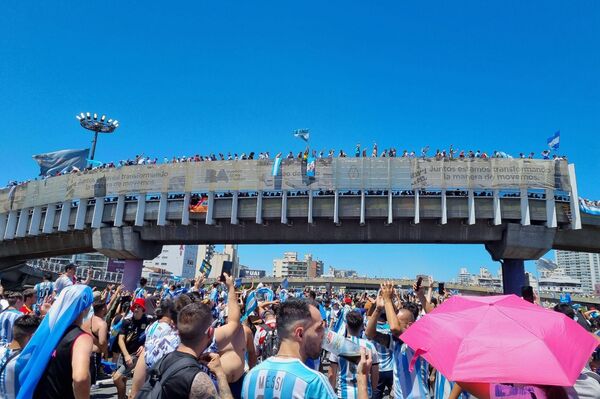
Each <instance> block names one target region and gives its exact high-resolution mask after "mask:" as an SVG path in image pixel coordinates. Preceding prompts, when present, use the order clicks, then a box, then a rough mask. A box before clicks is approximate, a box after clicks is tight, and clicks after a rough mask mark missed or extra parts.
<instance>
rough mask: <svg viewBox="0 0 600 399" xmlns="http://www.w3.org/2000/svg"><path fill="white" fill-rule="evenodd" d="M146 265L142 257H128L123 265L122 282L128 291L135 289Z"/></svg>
mask: <svg viewBox="0 0 600 399" xmlns="http://www.w3.org/2000/svg"><path fill="white" fill-rule="evenodd" d="M143 267H144V261H143V260H141V259H127V260H125V265H124V267H123V281H122V282H121V284H123V285H124V286H125V289H126V290H128V291H131V292H133V291H135V289H136V288H137V286H138V284H139V282H140V278H141V277H142V269H143Z"/></svg>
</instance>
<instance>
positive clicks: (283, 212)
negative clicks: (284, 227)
mask: <svg viewBox="0 0 600 399" xmlns="http://www.w3.org/2000/svg"><path fill="white" fill-rule="evenodd" d="M287 222H288V219H287V191H285V190H284V191H283V192H282V193H281V223H282V224H287Z"/></svg>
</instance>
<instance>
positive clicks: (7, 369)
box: [0, 315, 42, 398]
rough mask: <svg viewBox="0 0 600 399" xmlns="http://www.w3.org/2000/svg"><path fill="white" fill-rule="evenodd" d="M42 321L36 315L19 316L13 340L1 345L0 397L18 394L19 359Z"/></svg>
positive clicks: (14, 327)
mask: <svg viewBox="0 0 600 399" xmlns="http://www.w3.org/2000/svg"><path fill="white" fill-rule="evenodd" d="M41 321H42V319H41V318H40V317H38V316H35V315H24V316H21V317H19V318H17V320H15V324H14V326H13V340H12V342H10V343H9V344H7V345H3V346H0V398H15V397H16V396H17V391H18V387H19V385H18V381H17V378H18V375H19V372H20V370H21V369H20V368H17V360H18V359H19V355H20V354H21V351H22V350H23V348H25V346H27V343H28V342H29V340H30V339H31V336H32V335H33V333H34V332H35V330H36V329H37V328H38V326H39V325H40V323H41Z"/></svg>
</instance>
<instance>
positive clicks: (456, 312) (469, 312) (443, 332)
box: [400, 295, 598, 386]
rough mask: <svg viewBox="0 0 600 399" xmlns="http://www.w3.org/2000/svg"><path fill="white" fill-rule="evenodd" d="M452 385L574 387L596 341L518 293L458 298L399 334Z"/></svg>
mask: <svg viewBox="0 0 600 399" xmlns="http://www.w3.org/2000/svg"><path fill="white" fill-rule="evenodd" d="M400 339H402V340H403V341H404V342H406V344H408V346H410V347H411V348H413V349H414V350H415V359H413V362H414V360H416V357H417V356H418V355H421V356H423V357H424V358H425V359H426V360H427V361H428V362H429V363H431V364H432V365H433V366H434V367H435V368H436V369H437V370H439V371H440V372H441V373H442V374H443V375H444V376H445V377H446V378H448V379H449V380H450V381H464V382H491V383H515V384H536V385H560V386H571V385H573V384H574V383H575V380H576V379H577V377H578V376H579V374H580V373H581V370H582V369H583V367H584V366H585V364H586V362H587V360H588V359H589V358H590V355H591V354H592V352H593V351H594V349H595V348H596V347H597V346H598V341H596V339H595V338H594V337H593V336H592V334H590V333H589V332H587V331H585V329H583V328H582V327H581V326H580V325H579V324H577V322H575V321H573V320H571V319H569V318H568V317H567V316H565V315H564V314H562V313H559V312H555V311H552V310H548V309H544V308H542V307H540V306H537V305H534V304H531V303H529V302H527V301H525V300H523V299H521V298H519V297H517V296H515V295H502V296H487V297H475V296H455V297H452V298H450V299H449V300H447V301H446V302H444V303H443V304H442V305H440V306H439V307H438V308H437V309H435V310H434V311H433V312H431V313H429V314H427V315H426V316H424V317H422V318H421V319H419V320H418V321H417V322H415V323H414V324H413V325H412V326H410V328H408V329H407V330H406V332H405V333H404V334H402V335H401V336H400Z"/></svg>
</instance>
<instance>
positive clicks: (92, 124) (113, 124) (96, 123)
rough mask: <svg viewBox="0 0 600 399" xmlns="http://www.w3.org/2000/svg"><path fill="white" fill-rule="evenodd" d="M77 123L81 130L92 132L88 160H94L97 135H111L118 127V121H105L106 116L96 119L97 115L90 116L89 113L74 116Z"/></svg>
mask: <svg viewBox="0 0 600 399" xmlns="http://www.w3.org/2000/svg"><path fill="white" fill-rule="evenodd" d="M75 117H76V118H77V120H78V121H79V124H80V125H81V127H82V128H84V129H87V130H91V131H92V132H94V139H93V140H92V149H91V151H90V160H94V155H95V154H96V143H97V142H98V133H113V132H114V131H115V130H116V129H117V128H118V127H119V121H118V120H116V119H115V120H112V119H109V120H106V115H102V117H101V118H100V119H98V114H94V115H91V114H90V113H89V112H86V113H85V114H84V113H83V112H82V113H80V114H79V115H76V116H75Z"/></svg>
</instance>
